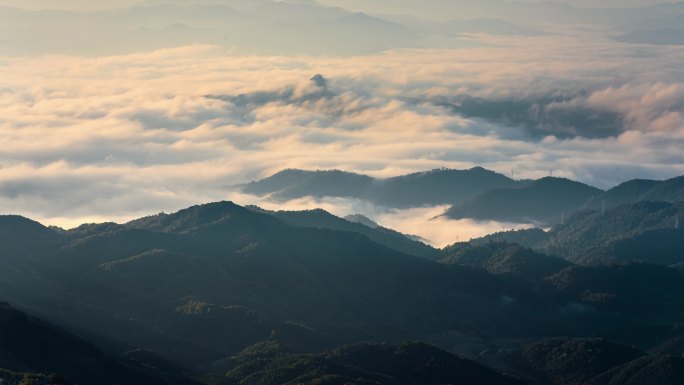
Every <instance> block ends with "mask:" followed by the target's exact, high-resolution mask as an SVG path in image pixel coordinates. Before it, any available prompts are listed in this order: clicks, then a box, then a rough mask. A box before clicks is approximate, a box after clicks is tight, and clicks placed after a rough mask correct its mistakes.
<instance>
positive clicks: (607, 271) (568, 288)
mask: <svg viewBox="0 0 684 385" xmlns="http://www.w3.org/2000/svg"><path fill="white" fill-rule="evenodd" d="M546 282H547V283H548V284H549V285H551V286H552V287H553V288H554V290H555V291H556V292H557V293H558V294H557V295H560V296H561V297H562V298H565V299H566V300H567V301H568V302H571V303H572V302H574V303H578V304H584V305H586V306H589V307H590V308H591V309H600V310H603V311H608V312H620V313H623V314H633V315H638V316H639V317H640V318H649V317H653V316H655V315H656V314H658V316H659V317H668V316H673V315H674V316H680V315H681V309H679V308H673V307H672V303H673V302H671V301H672V300H673V299H674V298H677V297H678V296H680V295H683V294H684V274H682V273H679V272H678V271H677V270H675V269H670V268H668V267H664V266H658V265H651V264H643V263H634V264H629V265H615V266H600V267H580V266H571V267H568V268H566V269H563V270H562V271H560V272H558V273H556V274H553V275H551V276H549V277H547V278H546ZM675 301H676V300H675Z"/></svg>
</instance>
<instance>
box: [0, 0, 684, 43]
mask: <svg viewBox="0 0 684 385" xmlns="http://www.w3.org/2000/svg"><path fill="white" fill-rule="evenodd" d="M8 3H9V4H10V5H12V4H13V2H11V1H5V2H4V3H3V4H8ZM681 4H682V3H671V4H666V3H664V4H659V5H655V6H649V7H640V8H622V9H616V8H603V9H602V8H592V9H589V8H579V7H573V6H570V5H567V4H559V3H553V2H540V3H534V4H531V3H530V4H528V3H525V2H504V1H499V0H488V1H481V2H479V3H477V4H475V3H467V2H452V3H448V4H447V3H444V2H443V1H439V0H431V1H427V2H423V3H422V4H421V6H420V7H417V6H416V5H414V4H410V3H409V2H404V1H401V2H397V1H392V2H374V3H373V4H368V3H367V2H363V3H355V1H354V0H351V1H350V0H323V1H320V2H315V1H297V0H289V1H268V0H257V1H250V2H247V1H243V0H225V1H221V2H218V3H217V2H211V1H171V0H167V1H164V2H159V1H139V2H128V4H126V5H124V6H120V7H109V8H113V9H104V10H99V11H86V10H81V11H78V10H73V9H71V10H60V9H52V8H54V6H52V5H50V6H49V7H48V9H45V8H46V7H45V4H43V6H42V7H40V6H35V5H34V6H31V5H30V4H28V3H27V4H23V3H22V4H20V3H17V4H13V5H15V6H14V7H12V6H7V5H5V6H0V29H1V30H2V31H3V32H4V33H3V36H4V37H5V38H4V39H3V40H2V41H1V42H0V53H3V54H11V55H14V54H19V55H26V54H50V53H57V52H61V53H65V52H68V53H71V54H78V55H93V54H120V53H129V52H135V51H139V50H154V49H161V48H169V47H177V46H183V45H190V44H214V45H224V46H229V47H232V48H234V49H237V50H238V51H239V52H242V53H246V54H254V53H256V54H308V55H330V54H335V55H359V54H368V53H377V52H382V51H386V50H388V49H394V48H420V47H427V48H445V47H447V48H451V47H454V46H458V45H460V44H463V41H471V42H475V43H476V44H477V42H478V38H477V36H475V35H478V34H485V35H498V36H512V37H516V38H534V37H537V36H543V35H547V34H548V32H546V31H544V30H542V29H540V28H539V27H538V25H539V24H540V20H543V21H544V27H545V28H546V27H549V26H553V25H555V26H556V27H561V30H562V28H563V27H565V26H567V25H573V24H578V25H580V24H581V25H589V26H596V25H600V26H604V27H611V28H614V29H616V30H617V31H619V32H621V33H622V34H621V35H618V37H617V39H618V40H620V41H624V42H629V43H638V44H643V43H646V44H681V41H680V40H681V39H679V40H677V39H678V38H679V37H680V36H679V35H681V28H679V25H678V24H677V21H678V19H677V18H676V17H675V16H679V15H682V14H684V6H682V5H681ZM21 7H26V8H27V9H22V8H21ZM105 8H107V7H105ZM119 8H122V9H119ZM36 9H41V10H36ZM326 27H329V28H326ZM556 29H558V28H556ZM312 32H313V33H312Z"/></svg>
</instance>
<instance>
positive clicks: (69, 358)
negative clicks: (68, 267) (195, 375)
mask: <svg viewBox="0 0 684 385" xmlns="http://www.w3.org/2000/svg"><path fill="white" fill-rule="evenodd" d="M0 368H5V369H9V370H11V371H13V372H34V373H59V374H60V375H62V376H64V377H66V378H67V379H69V382H73V383H75V384H83V385H88V384H92V385H106V384H112V385H114V384H117V385H119V384H130V385H135V384H140V385H155V384H159V385H162V384H169V385H170V384H179V385H181V384H187V385H192V384H195V383H194V382H192V381H188V380H183V379H182V378H181V377H175V378H170V379H165V378H162V377H161V376H157V375H156V374H148V373H146V371H147V370H146V369H143V368H140V367H137V366H136V364H135V363H134V362H132V361H131V362H128V361H123V360H121V359H118V358H115V357H113V356H110V355H107V354H105V353H103V352H102V351H100V350H99V349H97V348H95V347H94V346H93V345H91V344H90V343H88V342H86V341H84V340H82V339H81V338H79V337H77V336H75V335H72V334H70V333H68V332H66V331H65V330H63V329H61V328H59V327H57V326H54V325H51V324H49V323H47V322H44V321H42V320H39V319H37V318H34V317H30V316H28V315H26V314H24V313H22V312H20V311H18V310H15V309H14V308H12V307H10V306H9V305H7V304H0ZM3 375H7V373H2V372H0V378H2V377H3ZM32 381H34V382H31V381H28V382H25V383H26V384H27V385H28V384H34V383H35V384H41V383H46V384H51V383H54V384H67V383H68V382H67V381H62V380H60V379H59V377H56V376H52V377H41V376H34V377H33V380H32Z"/></svg>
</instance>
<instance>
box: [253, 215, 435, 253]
mask: <svg viewBox="0 0 684 385" xmlns="http://www.w3.org/2000/svg"><path fill="white" fill-rule="evenodd" d="M255 210H256V211H260V212H263V213H266V214H269V215H272V216H274V217H276V218H278V219H280V220H282V221H283V222H285V223H288V224H290V225H294V226H301V227H313V228H322V229H330V230H339V231H351V232H355V233H359V234H363V235H365V236H367V237H368V238H369V239H370V240H372V241H374V242H377V243H379V244H381V245H383V246H387V247H389V248H390V249H393V250H396V251H399V252H402V253H405V254H411V255H416V256H419V257H423V258H428V259H435V258H436V257H437V254H438V252H437V250H436V249H434V248H433V247H431V246H428V245H426V244H424V243H422V242H418V241H415V240H413V239H410V238H408V237H407V236H406V235H404V234H402V233H399V232H397V231H394V230H391V229H387V228H384V227H374V228H371V227H368V226H366V225H363V224H361V223H356V222H350V221H348V220H346V219H342V218H339V217H336V216H334V215H332V214H330V213H328V212H327V211H325V210H321V209H318V210H308V211H265V210H261V209H255Z"/></svg>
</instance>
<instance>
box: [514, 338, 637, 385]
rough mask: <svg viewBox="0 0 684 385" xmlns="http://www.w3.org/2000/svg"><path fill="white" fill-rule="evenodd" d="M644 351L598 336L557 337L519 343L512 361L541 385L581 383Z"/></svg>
mask: <svg viewBox="0 0 684 385" xmlns="http://www.w3.org/2000/svg"><path fill="white" fill-rule="evenodd" d="M644 355H645V353H643V352H641V351H639V350H637V349H635V348H632V347H628V346H623V345H619V344H615V343H612V342H609V341H606V340H604V339H600V338H587V339H572V338H557V339H550V340H544V341H539V342H535V343H531V344H528V345H526V346H524V347H522V349H520V350H519V351H518V352H516V353H515V354H514V356H513V358H512V365H513V366H514V367H516V369H517V370H519V371H521V372H522V373H525V374H526V375H527V376H530V377H531V378H533V379H535V380H536V381H538V382H539V383H540V384H543V385H582V384H584V383H585V382H586V381H588V380H591V379H592V378H594V377H596V376H597V375H600V374H601V373H604V372H605V371H607V370H610V369H612V368H614V367H616V366H618V365H621V364H624V363H626V362H630V361H632V360H634V359H637V358H639V357H642V356H644Z"/></svg>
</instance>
